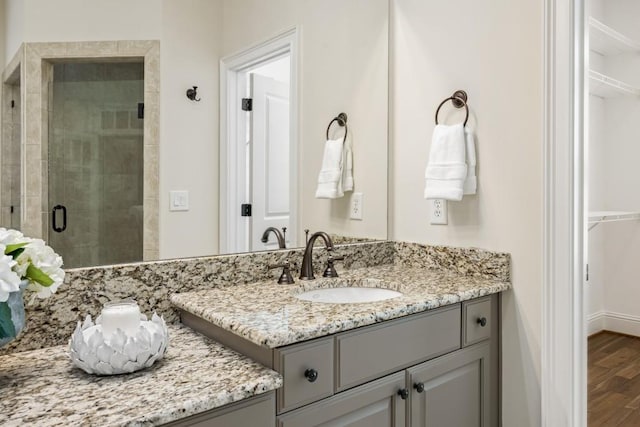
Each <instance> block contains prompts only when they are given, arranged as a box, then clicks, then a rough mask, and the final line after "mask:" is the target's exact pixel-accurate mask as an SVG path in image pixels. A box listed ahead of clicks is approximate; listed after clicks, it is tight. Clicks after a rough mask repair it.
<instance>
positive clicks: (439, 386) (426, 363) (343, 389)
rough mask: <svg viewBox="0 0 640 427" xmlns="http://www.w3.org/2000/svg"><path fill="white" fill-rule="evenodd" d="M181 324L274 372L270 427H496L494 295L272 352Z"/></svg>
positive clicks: (199, 324) (186, 318)
mask: <svg viewBox="0 0 640 427" xmlns="http://www.w3.org/2000/svg"><path fill="white" fill-rule="evenodd" d="M182 320H183V322H185V323H186V322H188V323H187V324H188V325H189V326H191V327H193V328H195V329H197V330H199V331H201V332H203V333H205V334H206V335H209V336H212V337H214V338H216V339H218V340H224V341H223V343H225V344H227V345H229V346H231V347H232V348H235V349H237V350H238V351H241V352H243V353H245V354H247V355H249V356H250V357H253V358H254V359H255V360H259V361H260V362H261V363H263V364H265V365H266V366H268V367H271V368H273V369H275V370H276V371H278V372H280V373H281V374H282V376H283V385H282V387H281V388H280V389H278V391H277V393H276V403H277V404H276V407H275V408H274V411H275V412H276V416H277V418H276V422H275V425H277V426H278V427H298V426H300V427H302V426H305V427H306V426H309V427H311V426H320V425H322V426H325V427H328V426H336V427H337V426H349V427H356V426H362V427H365V426H366V427H371V426H373V427H376V426H381V427H382V426H385V427H386V426H394V427H405V426H411V427H422V426H429V427H449V426H455V427H471V426H474V427H496V426H498V425H499V421H498V420H499V413H500V407H499V390H498V387H499V357H500V356H499V355H500V348H499V336H500V333H499V332H500V331H499V323H500V322H499V320H500V319H499V299H498V295H497V294H494V295H489V296H485V297H482V298H477V299H473V300H468V301H464V302H462V303H456V304H450V305H447V306H444V307H440V308H437V309H433V310H428V311H425V312H423V313H418V314H413V315H410V316H405V317H401V318H397V319H393V320H389V321H385V322H380V323H378V324H375V325H370V326H364V327H362V328H356V329H353V330H350V331H344V332H340V333H337V334H334V335H328V336H325V337H321V338H317V339H314V340H310V341H307V342H302V343H297V344H291V345H288V346H284V347H279V348H276V349H273V350H269V349H266V348H262V347H259V346H257V345H255V344H251V343H248V342H246V341H243V340H242V339H238V338H230V337H229V333H228V332H226V331H221V330H220V328H217V327H214V326H212V325H210V324H209V325H208V324H207V323H206V322H205V321H204V320H202V319H198V318H196V317H195V316H193V315H190V314H188V313H183V316H182ZM418 384H419V385H420V386H419V387H417V386H418ZM238 425H241V424H238Z"/></svg>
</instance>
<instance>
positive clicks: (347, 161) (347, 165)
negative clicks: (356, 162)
mask: <svg viewBox="0 0 640 427" xmlns="http://www.w3.org/2000/svg"><path fill="white" fill-rule="evenodd" d="M342 153H343V154H342V156H343V157H342V191H353V150H352V149H351V139H350V138H349V137H347V140H346V141H345V142H344V148H343V150H342Z"/></svg>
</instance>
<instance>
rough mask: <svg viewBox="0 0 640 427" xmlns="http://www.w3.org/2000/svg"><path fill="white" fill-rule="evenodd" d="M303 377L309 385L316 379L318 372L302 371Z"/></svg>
mask: <svg viewBox="0 0 640 427" xmlns="http://www.w3.org/2000/svg"><path fill="white" fill-rule="evenodd" d="M304 376H305V378H306V379H307V381H309V382H310V383H312V382H315V380H317V379H318V371H316V370H315V369H307V370H306V371H304Z"/></svg>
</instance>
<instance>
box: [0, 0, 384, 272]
mask: <svg viewBox="0 0 640 427" xmlns="http://www.w3.org/2000/svg"><path fill="white" fill-rule="evenodd" d="M37 1H38V2H42V7H47V6H46V2H45V1H43V0H37ZM118 7H122V5H120V6H117V5H114V6H113V8H118ZM154 7H157V8H159V11H158V13H151V11H148V10H147V11H144V13H145V19H137V20H136V19H134V17H135V16H134V17H132V18H131V19H130V20H128V21H127V20H123V21H122V22H123V24H121V25H122V27H121V28H118V27H117V26H110V27H109V28H108V29H105V30H103V31H102V33H100V34H105V36H104V39H105V40H123V39H124V40H127V39H129V38H130V36H131V34H132V33H131V28H129V27H131V26H132V25H133V22H136V24H135V25H140V28H139V30H140V34H143V37H144V38H146V39H148V40H155V39H159V43H160V49H159V55H160V58H159V62H160V64H161V68H162V78H160V77H159V76H158V75H155V76H153V75H152V76H151V78H150V79H149V78H148V77H149V76H148V75H147V72H148V69H147V67H148V66H149V65H151V66H155V67H158V65H157V63H154V62H153V61H154V59H153V58H154V56H153V55H149V54H148V53H147V54H144V53H143V54H142V55H138V56H137V59H136V58H134V57H128V58H126V60H125V59H124V58H123V56H122V55H120V54H119V53H120V52H119V51H117V50H116V51H114V52H112V51H109V48H108V47H109V46H111V45H110V44H109V42H106V43H105V44H103V45H100V43H99V42H93V43H94V44H93V45H90V43H87V44H86V45H84V46H83V45H82V44H81V43H78V44H77V45H76V46H75V48H78V50H77V51H78V52H79V53H78V54H77V55H75V56H74V55H71V57H70V56H69V55H68V54H67V53H66V52H67V51H65V56H64V58H62V59H56V60H55V61H54V60H51V59H47V58H51V56H48V57H47V56H46V55H45V56H41V58H42V61H43V63H44V62H45V61H49V63H50V65H51V72H50V74H51V75H50V76H49V75H48V74H46V73H45V74H43V76H42V81H44V82H46V81H48V84H46V85H45V84H44V83H43V87H42V89H41V91H42V92H41V95H42V99H43V100H44V101H45V102H43V103H42V104H40V102H37V103H35V101H34V100H35V99H36V98H34V97H31V98H29V97H28V96H27V97H26V98H23V97H25V94H26V91H25V90H22V91H21V89H20V87H21V85H24V83H25V82H21V81H20V79H21V76H26V77H27V78H26V84H27V87H28V85H29V84H31V83H33V81H30V80H29V76H30V74H29V73H30V72H33V69H27V70H24V68H23V72H22V73H21V72H20V67H21V66H22V64H20V63H18V67H17V68H16V72H12V73H9V74H7V70H5V74H4V75H5V80H4V82H3V83H4V85H3V97H10V99H16V105H17V107H16V108H17V109H16V110H13V111H5V110H6V109H3V117H2V122H3V124H4V129H5V131H4V132H3V133H2V154H3V156H2V159H1V162H2V173H1V175H2V176H1V177H0V178H1V179H2V187H1V188H0V190H1V191H0V208H1V209H2V214H1V215H0V221H1V223H0V226H4V227H12V228H21V229H23V231H25V233H27V234H29V235H30V236H34V237H43V238H45V239H47V240H49V241H50V242H51V244H52V245H53V246H54V247H55V248H56V250H57V251H58V252H59V253H61V254H62V256H63V258H64V259H65V267H67V268H69V267H78V266H90V265H102V264H111V263H120V262H131V261H141V260H152V259H165V258H176V257H183V256H207V255H214V254H218V253H234V252H244V251H256V250H266V249H277V248H278V247H279V246H281V245H280V241H282V242H284V243H285V244H286V247H288V248H291V247H299V246H302V245H304V244H305V236H306V233H305V230H310V232H311V233H313V232H315V231H318V230H322V231H326V232H328V233H329V234H330V235H331V236H332V237H333V238H334V242H335V243H348V242H351V241H363V240H366V239H385V238H386V237H387V108H388V100H387V92H388V82H387V73H388V2H387V0H352V1H349V2H344V1H343V0H311V1H305V2H300V1H299V0H268V1H265V0H211V1H196V2H194V3H193V5H191V6H190V7H186V6H184V4H183V3H182V2H158V6H154ZM89 9H90V8H88V9H85V8H84V6H80V7H79V8H78V10H77V11H76V17H77V18H79V19H81V18H82V17H83V16H84V15H86V16H85V18H87V22H89V21H91V19H92V13H91V11H90V10H89ZM27 12H28V11H27V10H25V14H26V13H27ZM50 12H51V14H52V15H53V14H54V13H59V16H56V17H53V16H52V19H51V22H52V26H51V29H48V27H47V28H43V29H42V31H40V32H39V33H38V37H35V36H33V37H31V36H30V39H31V40H35V41H38V42H53V41H56V40H59V39H65V40H72V41H75V42H84V41H85V40H95V35H92V34H87V33H86V32H85V33H82V32H79V33H73V31H75V30H74V27H73V26H70V25H69V22H68V19H69V18H68V17H66V15H65V14H64V13H63V12H64V11H58V10H51V11H50ZM121 12H122V13H124V12H123V11H119V12H118V11H115V10H114V11H113V14H114V15H118V14H119V13H121ZM129 12H130V13H131V14H133V15H135V14H136V13H138V12H136V11H134V10H129V11H128V12H127V13H129ZM139 13H142V12H139ZM154 17H155V18H154ZM29 19H30V18H29V17H28V16H25V18H24V20H25V21H28V20H29ZM154 19H156V20H157V21H158V22H156V23H155V24H154V23H153V22H155V21H153V20H154ZM151 21H153V22H151ZM195 21H198V23H199V24H198V25H197V26H195V24H194V22H195ZM125 22H129V24H126V23H125ZM149 22H151V23H149ZM207 22H211V25H204V26H203V23H207ZM96 25H97V24H96ZM56 26H57V27H56ZM196 27H197V28H199V30H198V31H196ZM205 27H206V29H205ZM157 28H161V31H159V32H158V31H157ZM64 31H68V34H67V35H65V36H64V37H61V36H60V34H63V33H64ZM49 32H50V34H49ZM72 33H73V34H72ZM47 35H48V36H47ZM26 37H27V35H26V34H25V38H26ZM112 43H113V42H112ZM127 43H129V45H127ZM141 43H142V42H141ZM116 45H117V48H118V49H120V48H126V47H127V46H132V48H133V47H135V46H136V42H128V41H127V42H117V43H116V44H114V46H116ZM87 46H96V47H95V51H89V50H90V49H93V48H92V47H91V48H87ZM123 46H124V47H123ZM46 47H47V46H44V47H42V49H43V51H44V49H45V48H46ZM39 48H40V47H37V48H36V47H34V48H33V50H30V49H25V50H24V51H23V52H25V55H27V56H25V57H24V58H23V61H26V59H27V58H28V55H29V54H30V53H31V52H36V51H38V49H39ZM192 48H193V49H195V52H197V54H192V50H191V49H192ZM83 49H84V50H83ZM87 49H89V50H87ZM14 51H15V50H14ZM38 52H40V51H38ZM125 56H131V55H125ZM134 56H135V55H134ZM142 57H144V66H143V62H141V61H142V59H141V58H142ZM25 63H27V64H28V62H25ZM14 65H15V64H14ZM7 68H8V67H7ZM142 69H144V70H142ZM157 69H159V68H157ZM38 70H39V69H38ZM43 70H45V68H43ZM43 73H44V71H43ZM192 74H193V76H195V77H191V75H192ZM7 76H9V77H10V78H7ZM38 77H40V75H38ZM47 79H48V80H47ZM207 79H209V80H207ZM38 81H40V79H39V80H38ZM207 83H208V84H207ZM45 86H46V87H45ZM193 86H198V95H197V96H198V99H200V101H199V102H195V100H191V99H188V98H187V97H186V96H185V91H186V89H189V88H192V87H193ZM30 90H31V89H30ZM21 93H23V95H22V96H20V94H21ZM29 93H32V92H29ZM5 99H9V98H5ZM38 99H40V98H38ZM31 101H34V102H33V103H30V102H31ZM36 104H37V105H36ZM36 107H37V108H42V110H38V109H36ZM18 111H21V112H22V113H21V114H19V113H17V112H18ZM33 111H36V112H38V114H40V113H41V115H38V114H36V115H33V114H30V113H32V112H33ZM204 113H206V115H205V114H204ZM339 113H346V115H347V117H348V137H347V139H346V140H345V141H344V146H345V147H348V148H350V149H351V153H352V156H351V157H350V159H351V162H352V163H351V164H352V174H353V182H354V184H353V189H352V191H343V195H342V196H341V197H337V198H333V199H326V198H322V199H321V198H316V190H317V186H318V179H319V175H320V171H321V168H323V159H324V155H325V145H326V144H325V142H326V140H327V139H329V140H342V138H343V137H344V134H345V130H346V129H345V128H344V127H342V126H335V125H334V126H332V127H331V129H330V130H329V135H328V136H327V134H326V133H327V126H328V125H329V123H330V122H331V121H332V120H333V119H334V118H335V117H336V116H337V115H338V114H339ZM12 114H13V115H15V117H12ZM21 120H24V123H21V122H20V121H21ZM40 120H42V123H43V124H42V126H43V128H42V131H41V132H40V134H41V135H42V147H39V146H37V145H35V143H34V141H33V140H32V139H28V138H31V137H27V136H26V135H25V134H24V133H25V132H22V133H21V130H24V129H26V130H27V131H31V130H33V129H36V126H34V125H35V124H36V123H40ZM151 123H157V125H155V126H151ZM7 124H9V125H7ZM7 129H9V130H7ZM47 135H48V136H47ZM183 135H184V136H183ZM149 137H151V138H154V141H156V142H152V141H151V140H149V139H148V138H149ZM16 141H17V142H16ZM27 141H28V143H27ZM20 142H21V144H20ZM38 143H40V142H39V141H38ZM30 144H31V145H30ZM155 144H157V145H155ZM20 145H21V146H22V153H23V154H24V155H23V156H21V155H20V153H21V150H20V149H19V148H16V147H20ZM29 148H30V149H31V150H30V149H29ZM5 153H7V154H6V155H5ZM38 153H41V154H42V157H38V155H39V154H38ZM158 159H159V160H158ZM41 160H42V162H40V161H41ZM325 160H326V159H325ZM348 163H349V162H348V160H347V154H346V151H343V152H341V153H340V155H339V162H338V163H337V164H338V167H343V166H344V165H347V164H348ZM36 164H37V165H40V164H41V165H42V166H41V169H38V168H40V166H38V168H37V169H33V168H34V167H35V165H36ZM25 168H26V170H27V172H25ZM323 169H324V168H323ZM29 170H37V171H38V173H37V174H31V173H29V172H28V171H29ZM36 175H38V176H42V182H41V183H39V184H38V185H40V186H41V187H37V186H35V185H36V184H35V182H36V181H37V180H35V179H33V177H34V176H36ZM336 176H337V175H336ZM340 176H341V177H342V176H343V175H342V174H340ZM21 179H23V180H26V182H22V181H21ZM21 189H22V190H21ZM25 189H26V190H25ZM345 189H346V186H345ZM338 193H340V192H338ZM354 195H357V197H354ZM29 200H31V202H30V203H31V205H30V204H29V203H28V201H29ZM353 200H358V205H357V209H356V210H357V212H353V210H354V209H353V206H352V204H353V203H352V201H353ZM34 201H37V204H36V203H34ZM150 207H151V209H150ZM154 209H155V211H154ZM267 230H271V231H270V232H269V233H267V235H266V237H267V238H266V241H265V239H264V238H263V237H264V235H265V232H266V231H267ZM273 230H278V233H276V232H274V231H273ZM279 234H281V235H282V236H280V235H279Z"/></svg>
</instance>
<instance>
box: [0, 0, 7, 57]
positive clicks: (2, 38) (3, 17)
mask: <svg viewBox="0 0 640 427" xmlns="http://www.w3.org/2000/svg"><path fill="white" fill-rule="evenodd" d="M6 8H7V6H6V4H5V0H0V28H7V25H8V22H7V14H6ZM5 33H6V32H5V31H0V70H4V67H6V64H7V62H8V59H7V58H6V54H5V47H6V44H7V42H6V39H7V34H5Z"/></svg>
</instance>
